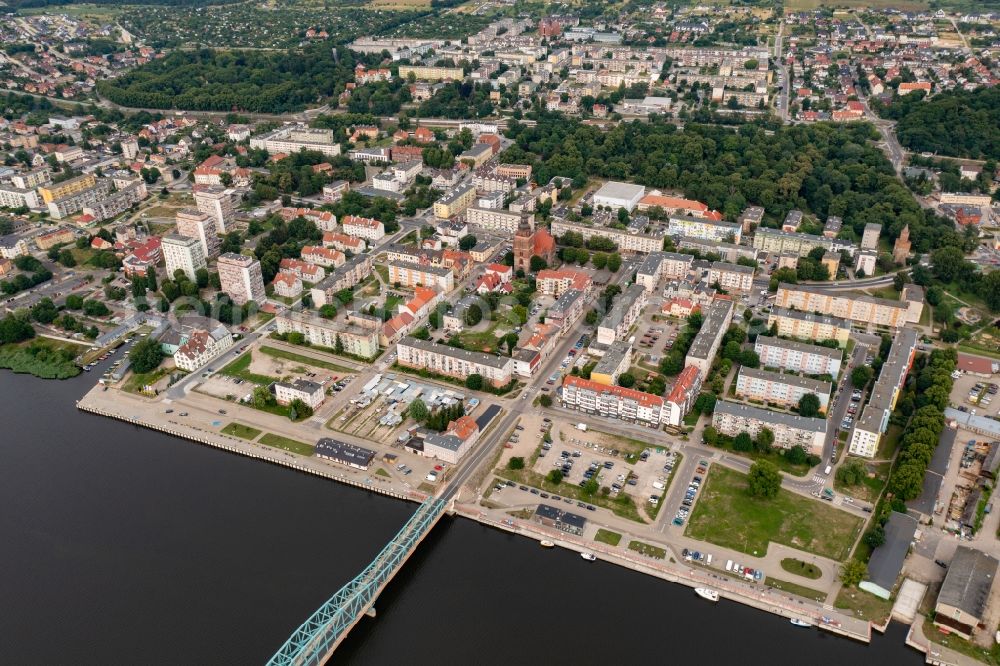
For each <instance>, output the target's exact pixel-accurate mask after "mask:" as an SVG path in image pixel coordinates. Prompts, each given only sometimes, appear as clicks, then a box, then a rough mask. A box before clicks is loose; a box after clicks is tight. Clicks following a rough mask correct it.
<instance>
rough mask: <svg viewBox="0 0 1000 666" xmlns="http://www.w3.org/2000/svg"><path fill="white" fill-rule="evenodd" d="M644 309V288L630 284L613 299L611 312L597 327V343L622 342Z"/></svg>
mask: <svg viewBox="0 0 1000 666" xmlns="http://www.w3.org/2000/svg"><path fill="white" fill-rule="evenodd" d="M644 307H646V288H645V287H643V286H642V285H640V284H632V285H629V286H628V287H626V289H625V291H624V292H623V293H622V294H621V295H620V296H619V297H618V298H617V299H615V302H614V305H612V306H611V310H610V311H609V312H608V314H607V315H606V316H605V317H604V319H603V320H601V323H600V324H599V325H598V326H597V342H599V343H601V344H602V345H610V344H611V343H613V342H614V341H615V340H623V339H624V338H625V335H626V334H627V333H628V332H629V330H630V329H631V328H632V326H633V325H634V324H635V322H636V321H637V320H638V319H639V315H641V314H642V309H643V308H644Z"/></svg>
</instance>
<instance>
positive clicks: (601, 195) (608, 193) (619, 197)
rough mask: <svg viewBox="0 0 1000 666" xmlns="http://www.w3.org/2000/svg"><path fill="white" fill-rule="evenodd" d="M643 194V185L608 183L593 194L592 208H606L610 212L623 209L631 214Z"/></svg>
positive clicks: (644, 191)
mask: <svg viewBox="0 0 1000 666" xmlns="http://www.w3.org/2000/svg"><path fill="white" fill-rule="evenodd" d="M645 193H646V187H645V186H644V185H634V184H632V183H618V182H615V181H613V180H612V181H608V182H607V183H604V185H601V188H600V189H599V190H597V192H595V193H594V206H607V207H608V208H611V209H612V210H617V209H619V208H624V209H625V210H627V211H628V212H630V213H631V212H632V209H633V208H635V207H636V205H638V203H639V199H641V198H642V196H643V195H644V194H645Z"/></svg>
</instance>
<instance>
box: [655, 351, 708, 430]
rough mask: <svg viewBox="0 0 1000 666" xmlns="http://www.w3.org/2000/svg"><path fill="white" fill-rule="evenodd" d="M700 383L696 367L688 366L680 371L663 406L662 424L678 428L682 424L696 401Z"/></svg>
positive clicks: (699, 374)
mask: <svg viewBox="0 0 1000 666" xmlns="http://www.w3.org/2000/svg"><path fill="white" fill-rule="evenodd" d="M701 383H702V374H701V370H699V369H698V368H697V367H695V366H693V365H689V366H687V367H686V368H684V370H682V371H681V374H679V375H678V376H677V381H675V382H674V385H673V387H672V388H671V389H670V393H668V394H667V400H666V402H665V403H664V405H663V422H664V423H667V424H669V425H672V426H680V425H681V423H683V421H684V417H685V416H687V414H688V412H690V411H691V409H692V407H694V403H695V401H696V400H697V399H698V392H699V391H701Z"/></svg>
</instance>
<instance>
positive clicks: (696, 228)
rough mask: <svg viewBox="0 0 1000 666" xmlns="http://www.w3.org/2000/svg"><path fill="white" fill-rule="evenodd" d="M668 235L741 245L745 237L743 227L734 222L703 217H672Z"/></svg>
mask: <svg viewBox="0 0 1000 666" xmlns="http://www.w3.org/2000/svg"><path fill="white" fill-rule="evenodd" d="M667 233H668V234H670V235H671V236H684V237H687V238H701V239H704V240H713V241H725V242H728V243H739V242H740V238H741V237H742V235H743V227H742V226H740V225H739V224H734V223H732V222H722V221H720V220H712V219H707V218H701V217H688V216H684V217H679V216H671V217H670V219H669V222H668V226H667Z"/></svg>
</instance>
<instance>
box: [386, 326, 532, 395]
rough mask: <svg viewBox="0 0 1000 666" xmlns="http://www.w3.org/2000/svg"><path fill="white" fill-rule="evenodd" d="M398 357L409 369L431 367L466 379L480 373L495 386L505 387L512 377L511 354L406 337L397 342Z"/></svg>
mask: <svg viewBox="0 0 1000 666" xmlns="http://www.w3.org/2000/svg"><path fill="white" fill-rule="evenodd" d="M396 353H397V360H398V362H399V364H400V365H402V366H406V367H408V368H416V369H420V370H429V371H430V372H434V373H437V374H440V375H445V376H448V377H454V378H455V379H461V380H465V379H466V378H467V377H469V376H470V375H480V376H482V378H483V379H484V380H485V381H487V382H489V383H490V384H492V385H493V386H495V387H501V386H506V385H507V384H509V383H510V381H511V379H512V378H513V372H514V361H513V359H511V358H510V357H509V356H496V355H494V354H484V353H482V352H476V351H469V350H467V349H458V348H456V347H451V346H449V345H441V344H438V343H436V342H430V341H428V340H418V339H417V338H413V337H405V338H403V339H402V340H400V341H399V343H398V344H397V345H396Z"/></svg>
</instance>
